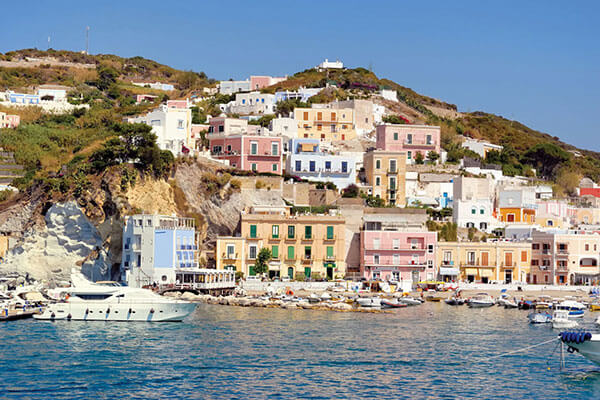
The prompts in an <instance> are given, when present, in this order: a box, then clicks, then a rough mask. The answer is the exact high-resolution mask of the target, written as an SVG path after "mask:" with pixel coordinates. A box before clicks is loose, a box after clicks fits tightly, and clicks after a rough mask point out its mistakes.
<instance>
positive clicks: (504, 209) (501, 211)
mask: <svg viewBox="0 0 600 400" xmlns="http://www.w3.org/2000/svg"><path fill="white" fill-rule="evenodd" d="M536 210H537V204H536V201H535V189H534V188H533V187H522V188H516V189H503V190H500V193H499V194H498V219H499V220H500V222H504V223H507V224H510V223H524V224H533V223H535V213H536Z"/></svg>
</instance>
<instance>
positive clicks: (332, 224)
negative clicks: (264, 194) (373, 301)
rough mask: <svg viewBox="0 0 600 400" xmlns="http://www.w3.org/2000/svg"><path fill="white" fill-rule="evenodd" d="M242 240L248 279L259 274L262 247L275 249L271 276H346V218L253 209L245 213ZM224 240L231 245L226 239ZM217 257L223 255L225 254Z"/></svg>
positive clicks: (301, 277)
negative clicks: (249, 276)
mask: <svg viewBox="0 0 600 400" xmlns="http://www.w3.org/2000/svg"><path fill="white" fill-rule="evenodd" d="M241 237H242V238H243V249H242V250H241V254H240V257H241V258H242V260H241V262H242V265H241V270H242V272H243V273H244V276H248V275H255V272H254V264H255V263H256V258H257V256H258V253H259V252H260V250H261V249H262V248H268V249H269V250H271V254H272V259H271V261H270V262H269V274H268V275H269V276H270V277H276V276H280V277H283V276H287V277H290V278H292V279H303V278H304V277H306V278H310V277H312V278H315V279H316V278H319V277H320V278H328V279H336V278H342V277H344V276H345V274H346V262H345V219H344V217H342V216H339V215H323V214H321V215H290V212H289V208H284V207H282V208H274V207H269V208H264V209H263V210H261V209H258V208H257V207H253V208H252V209H251V210H250V213H247V214H242V226H241ZM220 241H221V242H222V243H223V244H225V245H227V244H228V242H227V239H226V238H223V239H222V240H221V239H220ZM231 244H233V242H232V243H231ZM234 249H237V247H235V248H234ZM217 254H218V256H222V251H221V252H219V253H217ZM217 265H224V261H222V262H218V264H217ZM236 265H237V264H236Z"/></svg>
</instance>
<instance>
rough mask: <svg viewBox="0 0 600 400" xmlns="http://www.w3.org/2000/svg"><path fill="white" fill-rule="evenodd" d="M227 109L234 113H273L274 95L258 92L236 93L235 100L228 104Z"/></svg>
mask: <svg viewBox="0 0 600 400" xmlns="http://www.w3.org/2000/svg"><path fill="white" fill-rule="evenodd" d="M228 109H229V112H230V113H234V114H273V113H274V112H275V96H274V95H272V94H266V93H260V92H252V93H238V94H236V95H235V101H233V102H231V103H229V104H228Z"/></svg>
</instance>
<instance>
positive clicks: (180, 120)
mask: <svg viewBox="0 0 600 400" xmlns="http://www.w3.org/2000/svg"><path fill="white" fill-rule="evenodd" d="M184 124H185V121H184V120H182V119H178V120H177V129H183V128H184Z"/></svg>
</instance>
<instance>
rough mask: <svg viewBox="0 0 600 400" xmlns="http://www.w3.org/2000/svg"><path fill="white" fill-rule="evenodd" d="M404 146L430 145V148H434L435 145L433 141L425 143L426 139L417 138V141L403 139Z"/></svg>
mask: <svg viewBox="0 0 600 400" xmlns="http://www.w3.org/2000/svg"><path fill="white" fill-rule="evenodd" d="M404 147H430V148H434V147H435V143H434V142H429V143H427V142H426V141H421V140H418V141H415V140H412V141H408V140H405V141H404Z"/></svg>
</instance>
